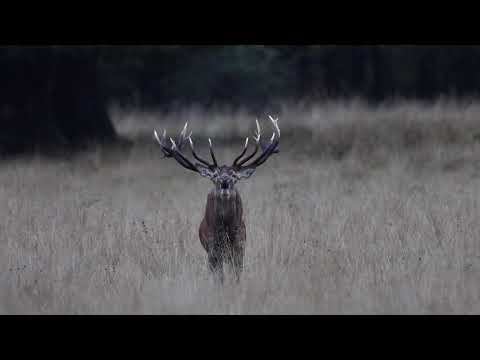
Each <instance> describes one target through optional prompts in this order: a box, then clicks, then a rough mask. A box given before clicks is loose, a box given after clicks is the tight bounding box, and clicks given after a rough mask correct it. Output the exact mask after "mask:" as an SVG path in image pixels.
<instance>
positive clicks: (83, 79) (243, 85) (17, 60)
mask: <svg viewBox="0 0 480 360" xmlns="http://www.w3.org/2000/svg"><path fill="white" fill-rule="evenodd" d="M479 65H480V46H316V45H311V46H260V45H256V46H253V45H248V46H247V45H245V46H244V45H242V46H96V47H92V46H91V47H89V46H82V47H79V46H77V47H61V46H45V47H21V46H17V47H11V46H10V47H0V83H1V86H0V123H1V124H2V131H1V132H0V154H2V153H18V152H23V151H35V150H43V149H45V148H57V147H61V148H65V147H69V148H72V147H73V148H76V147H82V146H84V145H85V144H86V143H90V142H93V143H98V142H111V141H114V140H116V136H115V131H114V128H113V126H112V124H111V122H110V119H109V118H108V115H107V111H106V109H107V104H108V103H112V102H119V103H120V104H123V105H133V106H141V107H156V108H159V107H160V108H164V109H172V108H173V109H174V108H175V107H181V106H185V105H190V104H199V105H202V106H205V107H209V106H214V105H215V106H216V105H229V106H233V107H235V106H245V107H255V108H256V109H261V108H262V107H265V106H268V105H269V104H271V103H272V102H275V101H283V100H285V99H289V100H298V99H301V100H320V99H325V98H328V99H330V98H334V99H335V98H350V97H360V98H363V99H365V100H368V101H371V102H373V103H378V102H381V101H384V100H388V99H391V98H393V97H403V98H407V99H408V98H414V99H421V100H431V99H435V98H436V97H438V96H442V95H451V96H458V97H464V96H476V95H477V94H478V92H479V88H480V72H479V71H478V70H479V68H480V67H479Z"/></svg>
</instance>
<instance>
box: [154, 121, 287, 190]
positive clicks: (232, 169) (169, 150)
mask: <svg viewBox="0 0 480 360" xmlns="http://www.w3.org/2000/svg"><path fill="white" fill-rule="evenodd" d="M269 118H270V120H271V121H272V124H273V127H274V131H273V134H272V136H271V138H270V140H268V141H264V140H263V139H262V138H261V136H262V132H261V128H260V124H259V123H258V120H256V124H257V129H256V133H255V135H254V137H253V138H254V140H255V148H254V150H253V152H252V153H251V154H250V155H248V156H247V157H245V158H243V157H244V156H245V154H246V152H247V149H248V145H249V138H248V137H247V138H246V139H245V145H244V147H243V151H242V152H241V153H240V155H239V156H238V157H237V158H235V160H234V161H233V164H232V165H231V166H227V165H222V166H218V163H217V160H216V158H215V154H214V151H213V146H212V141H211V139H208V142H209V147H210V156H211V158H212V163H210V162H208V161H206V160H204V159H202V158H201V157H200V156H198V155H197V153H196V152H195V149H194V144H193V140H192V133H191V132H190V134H189V135H188V136H187V126H188V123H185V126H184V127H183V130H182V131H181V132H180V136H179V137H178V139H177V142H175V141H174V140H173V139H172V138H171V137H170V138H169V139H168V140H167V137H166V131H165V130H164V131H163V135H162V136H161V137H160V136H158V134H157V132H156V131H155V130H154V136H155V139H156V140H157V142H158V143H159V144H160V147H161V149H162V151H163V153H164V155H165V157H172V158H174V159H175V160H176V161H177V162H178V163H179V164H180V165H182V166H183V167H185V168H187V169H188V170H191V171H194V172H196V173H198V174H200V175H201V176H203V177H206V178H208V179H210V180H211V181H212V182H213V184H214V186H215V193H216V195H218V196H220V197H223V196H226V197H229V196H230V194H231V193H232V192H233V191H234V186H235V184H236V182H237V181H238V180H244V179H248V178H249V177H250V176H252V175H253V173H254V172H255V170H256V168H257V167H258V166H260V165H262V164H263V163H264V162H265V161H267V159H268V158H269V157H270V156H271V155H272V154H275V153H278V144H279V141H280V128H279V127H278V119H274V118H273V117H271V116H269ZM187 143H188V144H189V146H190V150H191V152H192V155H193V157H194V158H195V160H197V162H195V163H193V162H192V161H190V160H189V159H188V158H187V157H186V156H185V154H184V153H183V149H184V148H185V145H186V144H187ZM259 149H261V154H260V155H258V157H257V158H255V159H253V158H254V157H255V155H257V153H258V151H259ZM242 158H243V159H242ZM248 161H250V163H248Z"/></svg>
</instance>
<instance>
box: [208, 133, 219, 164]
mask: <svg viewBox="0 0 480 360" xmlns="http://www.w3.org/2000/svg"><path fill="white" fill-rule="evenodd" d="M208 144H209V145H210V156H211V157H212V160H213V166H215V167H218V164H217V159H215V154H214V153H213V146H212V140H211V139H210V138H208Z"/></svg>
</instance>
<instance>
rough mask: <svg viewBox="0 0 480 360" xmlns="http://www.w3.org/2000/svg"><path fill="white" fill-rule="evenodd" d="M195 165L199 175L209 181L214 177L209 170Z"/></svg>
mask: <svg viewBox="0 0 480 360" xmlns="http://www.w3.org/2000/svg"><path fill="white" fill-rule="evenodd" d="M196 165H197V169H198V172H199V173H200V175H201V176H203V177H206V178H208V179H211V178H213V175H215V173H214V172H213V171H212V170H210V169H209V168H208V167H206V166H203V165H202V164H196Z"/></svg>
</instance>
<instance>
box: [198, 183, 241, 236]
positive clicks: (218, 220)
mask: <svg viewBox="0 0 480 360" xmlns="http://www.w3.org/2000/svg"><path fill="white" fill-rule="evenodd" d="M242 216H243V209H242V199H241V198H240V193H239V192H238V191H237V190H234V191H233V192H232V193H231V194H230V196H228V197H226V196H219V195H218V194H217V193H216V192H215V190H212V191H211V192H210V193H209V194H208V198H207V207H206V213H205V218H206V220H207V223H209V224H210V225H215V226H224V227H231V228H235V227H238V226H240V224H241V223H242V221H243V220H242Z"/></svg>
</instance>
